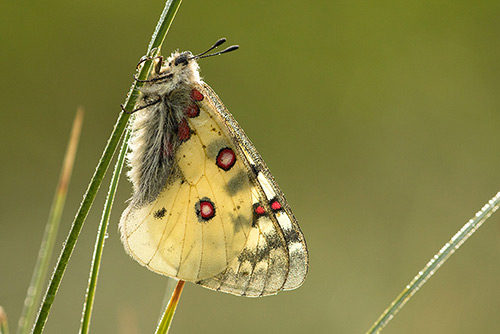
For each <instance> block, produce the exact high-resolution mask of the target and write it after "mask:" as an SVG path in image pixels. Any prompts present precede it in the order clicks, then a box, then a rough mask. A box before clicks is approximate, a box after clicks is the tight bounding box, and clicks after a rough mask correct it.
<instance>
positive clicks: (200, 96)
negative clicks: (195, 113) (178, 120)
mask: <svg viewBox="0 0 500 334" xmlns="http://www.w3.org/2000/svg"><path fill="white" fill-rule="evenodd" d="M191 99H192V100H193V101H201V100H203V94H202V93H200V91H199V90H197V89H196V88H193V90H192V91H191Z"/></svg>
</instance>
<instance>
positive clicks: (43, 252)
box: [16, 107, 84, 334]
mask: <svg viewBox="0 0 500 334" xmlns="http://www.w3.org/2000/svg"><path fill="white" fill-rule="evenodd" d="M83 114H84V110H83V107H79V108H78V109H77V112H76V115H75V119H74V120H73V126H72V129H71V134H70V139H69V141H68V146H67V147H66V153H65V154H64V160H63V165H62V168H61V174H60V176H59V181H58V183H57V188H56V192H55V194H54V199H53V200H52V206H51V208H50V213H49V217H48V220H47V224H46V225H45V232H44V234H43V237H42V243H41V245H40V250H39V251H38V258H37V260H36V264H35V268H34V269H33V274H32V276H31V281H30V284H29V287H28V292H27V293H26V298H25V299H24V306H23V310H22V311H21V316H20V318H19V322H18V326H17V331H16V332H17V333H18V334H27V333H28V332H29V329H30V326H31V324H32V323H33V319H34V317H35V314H36V305H37V303H38V302H39V300H40V296H41V294H42V287H43V284H44V281H45V279H46V277H47V271H48V268H49V263H50V259H51V257H52V253H53V251H54V244H55V241H56V237H57V232H58V230H59V225H60V222H61V216H62V212H63V208H64V203H65V202H66V195H67V193H68V187H69V182H70V180H71V174H72V171H73V165H74V162H75V157H76V151H77V148H78V141H79V139H80V133H81V129H82V123H83Z"/></svg>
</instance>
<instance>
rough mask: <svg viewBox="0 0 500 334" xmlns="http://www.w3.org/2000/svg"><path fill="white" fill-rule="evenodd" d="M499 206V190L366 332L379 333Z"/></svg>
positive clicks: (370, 333) (368, 333)
mask: <svg viewBox="0 0 500 334" xmlns="http://www.w3.org/2000/svg"><path fill="white" fill-rule="evenodd" d="M499 206H500V192H498V193H497V194H496V195H495V196H493V198H492V199H490V200H489V201H488V203H487V204H486V205H484V206H483V207H482V208H481V210H480V211H478V212H477V213H476V214H475V216H474V217H473V218H471V219H470V220H469V221H468V222H467V223H466V224H465V225H464V226H463V227H462V228H461V229H460V231H458V232H457V233H456V234H455V235H454V236H453V237H452V238H451V239H450V241H448V242H447V243H446V244H445V245H444V246H443V247H442V248H441V249H440V250H439V252H438V253H437V254H436V255H434V256H433V257H432V258H431V260H430V261H429V262H428V263H427V265H426V266H425V267H424V268H423V269H422V270H421V271H419V273H418V274H417V276H415V278H413V280H412V281H411V282H410V283H409V284H408V285H407V286H406V287H405V288H404V290H403V291H402V292H401V293H400V294H399V296H398V297H397V298H396V299H394V301H393V302H392V303H391V305H390V306H389V307H388V308H387V309H386V310H385V311H384V313H382V315H381V316H380V317H379V318H378V319H377V321H375V323H374V324H373V325H372V327H371V328H370V329H369V330H368V332H366V333H367V334H372V333H380V331H381V330H382V329H383V328H384V327H385V326H386V325H387V324H388V323H389V321H391V320H392V318H393V317H394V315H396V313H397V312H398V311H399V310H400V309H401V308H402V307H403V306H404V305H405V304H406V303H407V302H408V300H410V298H411V297H412V296H413V295H414V294H415V293H416V292H417V291H418V290H419V289H420V287H421V286H422V285H424V283H425V282H426V281H427V280H428V279H429V278H430V277H431V276H432V275H434V273H435V272H436V271H437V270H438V269H439V267H441V265H442V264H443V263H444V262H446V260H448V258H449V257H450V256H451V255H452V254H453V253H454V252H455V251H456V250H457V249H458V248H459V247H460V246H461V245H462V244H463V243H464V242H465V241H467V239H468V238H469V237H470V236H471V235H472V234H474V232H476V231H477V229H478V228H479V227H481V225H482V224H483V223H484V222H485V221H486V219H488V218H489V217H490V216H491V215H492V214H493V213H494V212H495V211H497V209H498V207H499Z"/></svg>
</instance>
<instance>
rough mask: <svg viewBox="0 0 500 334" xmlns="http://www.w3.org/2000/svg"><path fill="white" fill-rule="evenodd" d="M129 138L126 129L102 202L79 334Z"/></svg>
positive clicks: (91, 299) (84, 326) (88, 308)
mask: <svg viewBox="0 0 500 334" xmlns="http://www.w3.org/2000/svg"><path fill="white" fill-rule="evenodd" d="M129 138H130V130H127V132H125V138H124V140H123V144H122V148H121V150H120V154H119V155H118V160H117V161H116V165H115V169H114V171H113V176H112V178H111V183H110V186H109V191H108V196H107V197H106V203H105V204H104V210H103V214H102V218H101V223H100V224H99V230H98V232H97V240H96V244H95V248H94V255H93V258H92V264H91V270H90V277H89V283H88V286H87V294H86V297H85V303H84V305H83V313H82V320H81V326H80V333H81V334H87V333H88V331H89V327H90V317H91V315H92V306H93V305H94V298H95V292H96V287H97V277H98V275H99V268H100V265H101V259H102V252H103V250H104V241H105V239H106V234H107V229H108V225H109V216H110V215H111V208H112V207H113V200H114V198H115V194H116V188H117V187H118V180H119V179H120V175H121V172H122V169H123V163H124V161H125V155H126V153H127V149H128V140H129Z"/></svg>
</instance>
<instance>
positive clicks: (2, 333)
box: [0, 306, 9, 334]
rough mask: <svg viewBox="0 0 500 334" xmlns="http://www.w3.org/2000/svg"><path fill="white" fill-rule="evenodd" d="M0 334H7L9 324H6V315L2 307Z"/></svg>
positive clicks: (0, 308) (0, 309) (0, 310)
mask: <svg viewBox="0 0 500 334" xmlns="http://www.w3.org/2000/svg"><path fill="white" fill-rule="evenodd" d="M0 334H9V324H8V322H7V314H5V311H4V309H3V307H2V306H0Z"/></svg>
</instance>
